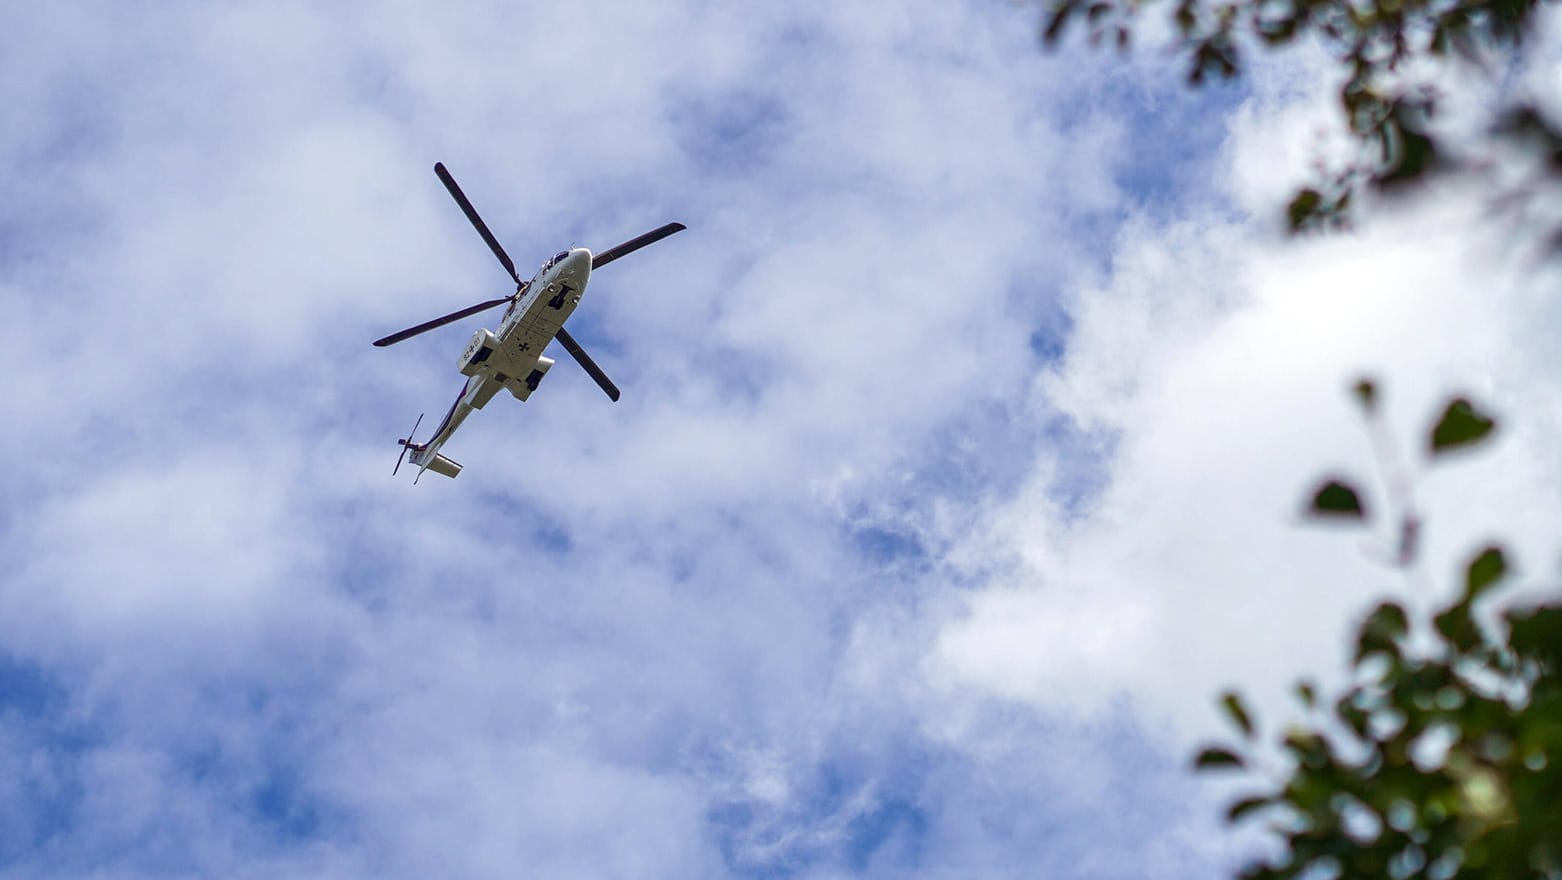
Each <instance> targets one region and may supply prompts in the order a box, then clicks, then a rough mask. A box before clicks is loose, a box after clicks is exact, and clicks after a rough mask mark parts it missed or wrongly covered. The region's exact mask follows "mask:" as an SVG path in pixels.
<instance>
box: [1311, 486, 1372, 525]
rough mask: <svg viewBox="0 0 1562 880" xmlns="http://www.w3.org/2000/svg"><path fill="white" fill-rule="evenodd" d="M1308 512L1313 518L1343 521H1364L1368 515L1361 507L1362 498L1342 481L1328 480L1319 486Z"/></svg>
mask: <svg viewBox="0 0 1562 880" xmlns="http://www.w3.org/2000/svg"><path fill="white" fill-rule="evenodd" d="M1308 512H1309V513H1311V514H1312V515H1313V516H1318V517H1339V518H1342V519H1363V518H1365V517H1366V515H1367V513H1366V510H1365V509H1364V508H1363V507H1362V506H1361V496H1360V495H1358V494H1357V493H1356V490H1355V488H1353V487H1352V486H1351V485H1350V484H1349V483H1346V482H1344V481H1342V480H1328V481H1326V482H1324V484H1323V485H1322V486H1319V487H1318V489H1317V491H1315V492H1314V493H1313V500H1312V504H1311V505H1309V506H1308Z"/></svg>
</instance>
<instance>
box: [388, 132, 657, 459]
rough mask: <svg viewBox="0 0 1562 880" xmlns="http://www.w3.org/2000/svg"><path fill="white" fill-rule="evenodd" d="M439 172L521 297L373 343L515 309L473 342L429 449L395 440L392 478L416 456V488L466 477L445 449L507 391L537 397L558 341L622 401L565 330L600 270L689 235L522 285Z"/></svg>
mask: <svg viewBox="0 0 1562 880" xmlns="http://www.w3.org/2000/svg"><path fill="white" fill-rule="evenodd" d="M434 173H435V174H437V175H439V179H440V181H441V182H443V183H444V184H445V189H447V190H449V191H450V195H451V196H452V197H454V198H455V200H456V204H458V205H460V206H461V210H462V212H463V213H465V214H466V218H467V219H468V220H470V221H472V225H473V226H474V227H476V228H477V234H478V235H481V236H482V237H483V241H486V242H488V247H489V249H490V250H492V251H493V252H494V256H496V257H498V258H499V262H500V264H502V265H503V266H504V269H505V271H506V272H509V273H510V277H511V278H513V279H515V285H516V287H515V293H513V294H511V295H509V296H506V297H501V298H500V299H491V300H489V301H487V302H480V303H478V304H477V305H475V306H469V307H467V308H464V309H462V310H460V311H458V312H451V313H450V314H448V315H445V316H443V317H439V318H435V319H434V320H432V321H425V322H423V323H422V324H419V325H417V326H416V327H408V328H407V329H406V330H403V331H401V332H400V333H392V334H391V335H389V336H386V337H384V338H383V339H376V340H375V341H374V344H375V345H378V346H380V347H384V346H387V345H395V344H396V343H398V342H400V341H402V340H403V339H409V338H411V337H413V336H416V335H418V334H419V333H425V332H427V331H429V330H433V329H434V328H436V327H443V326H445V325H446V324H449V323H450V322H452V321H459V320H461V319H462V318H465V317H467V316H468V315H475V314H477V313H478V312H482V311H486V310H488V309H492V308H496V307H498V306H501V305H505V304H506V303H508V304H509V306H510V307H509V308H508V309H506V310H505V312H504V318H503V319H502V320H501V321H500V322H499V330H498V332H491V331H489V330H487V329H482V330H478V331H477V332H476V333H475V334H473V335H472V341H471V342H469V343H467V346H466V351H465V352H463V353H462V355H461V360H460V363H459V367H460V370H461V374H462V375H463V376H466V377H467V380H466V384H465V385H463V386H462V387H461V393H460V394H458V395H456V402H455V403H453V404H451V406H450V411H449V412H447V413H445V418H444V420H442V421H441V422H440V423H439V427H438V428H435V429H434V436H432V437H430V438H429V439H428V441H427V442H425V443H414V442H413V441H412V436H411V435H408V436H407V437H404V438H402V439H399V440H397V441H396V442H397V443H398V444H400V445H401V455H399V456H397V458H396V467H395V469H394V470H392V471H391V473H392V474H395V473H397V472H398V471H400V470H401V463H402V460H403V459H405V458H406V457H407V453H408V452H411V453H412V463H413V464H415V465H417V466H418V476H417V477H415V478H414V479H413V482H414V483H416V482H417V481H418V479H419V478H421V477H422V476H423V472H424V471H429V470H431V471H433V472H434V473H436V474H443V475H444V476H447V477H454V476H456V475H457V474H459V473H461V465H459V464H457V463H456V462H454V461H452V460H450V459H449V458H446V457H445V456H443V455H441V454H440V453H439V448H440V447H441V446H443V445H444V444H445V441H447V440H449V439H450V436H451V435H452V434H454V433H455V432H456V428H459V427H460V426H461V423H462V422H463V421H465V420H466V417H467V416H469V415H471V414H472V410H474V409H482V408H483V407H484V406H486V405H487V403H488V401H490V400H492V399H493V396H494V395H495V394H497V393H499V390H500V389H501V388H503V389H506V390H508V391H509V392H510V393H511V394H512V395H514V396H515V399H516V400H523V401H524V400H526V399H527V398H528V397H531V393H532V392H533V391H536V390H537V383H539V382H541V381H542V377H543V376H546V375H547V374H548V368H549V367H551V366H553V359H552V358H549V357H544V356H543V353H542V350H543V349H544V348H546V347H547V345H548V343H549V342H551V341H553V340H554V339H557V340H558V341H559V342H560V343H562V344H563V345H564V350H565V351H567V352H569V353H570V354H571V355H572V356H574V358H575V360H576V361H579V362H580V365H581V366H582V367H584V368H585V370H586V372H587V373H589V374H590V375H591V378H592V379H595V380H596V383H597V384H598V385H600V386H602V390H603V391H606V392H607V396H608V397H610V398H612V399H613V400H615V401H616V400H618V387H617V386H615V385H614V384H613V382H612V380H610V379H608V377H607V374H606V373H604V372H602V368H601V367H598V366H597V365H596V362H595V361H593V360H592V359H591V357H590V356H589V355H587V354H586V352H585V350H584V349H582V348H581V347H580V344H579V343H577V342H576V341H575V339H574V337H572V336H570V335H569V333H568V332H567V331H565V329H564V322H565V321H566V320H567V319H568V318H569V316H570V314H571V313H572V312H574V311H575V306H576V305H578V304H579V303H580V296H581V294H583V293H585V292H586V283H587V282H588V281H590V280H591V273H592V271H593V270H595V269H598V268H601V267H602V266H604V265H606V264H608V263H611V262H612V261H614V260H616V259H618V258H619V257H622V256H623V255H625V254H627V253H630V252H632V251H637V250H639V249H640V248H643V247H645V246H646V245H648V244H654V243H656V242H658V241H661V240H662V239H664V238H666V237H667V236H669V235H672V234H673V233H675V232H680V231H682V230H683V229H685V228H686V227H685V226H684V225H683V224H682V223H668V224H667V225H666V226H661V227H658V228H656V229H653V230H651V231H650V232H647V233H646V234H644V235H641V236H639V237H637V238H631V239H630V240H628V241H626V242H624V243H623V244H620V245H617V246H615V247H610V248H608V249H607V250H605V251H603V252H602V253H600V254H596V255H593V254H592V253H591V251H589V250H587V249H585V248H581V247H577V248H571V249H569V250H567V251H560V252H558V253H557V254H554V255H553V256H552V257H551V258H550V259H549V260H548V261H547V262H546V263H543V264H542V268H541V269H538V270H537V274H536V276H535V277H533V278H532V280H530V281H522V280H521V276H519V275H517V274H516V272H515V264H514V263H512V262H511V261H510V256H509V254H506V253H505V252H504V248H502V247H500V246H499V240H498V239H496V238H494V234H493V233H492V232H489V231H488V225H487V224H485V223H484V222H483V218H481V217H479V216H478V215H477V209H475V208H473V207H472V203H471V202H470V201H467V198H466V194H465V193H463V192H461V187H459V186H457V185H456V179H455V178H454V177H451V176H450V172H449V171H447V170H446V169H445V166H444V165H443V164H442V163H438V162H436V163H435V164H434ZM422 423H423V417H422V416H418V420H417V422H415V423H413V425H412V434H416V433H417V431H418V425H421V424H422Z"/></svg>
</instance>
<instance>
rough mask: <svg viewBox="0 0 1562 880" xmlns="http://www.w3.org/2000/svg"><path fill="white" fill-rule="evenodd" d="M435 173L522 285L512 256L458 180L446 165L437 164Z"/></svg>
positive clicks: (507, 269) (491, 248) (479, 233)
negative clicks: (500, 243)
mask: <svg viewBox="0 0 1562 880" xmlns="http://www.w3.org/2000/svg"><path fill="white" fill-rule="evenodd" d="M434 173H435V174H437V175H439V181H440V182H441V183H443V184H444V185H445V189H447V190H449V191H450V195H451V197H452V198H454V199H455V200H456V204H458V205H460V206H461V212H462V213H464V214H466V219H468V220H470V221H472V226H474V227H475V228H476V229H477V234H478V235H481V236H482V237H483V241H486V242H488V249H489V250H491V251H493V252H494V256H496V257H498V258H499V263H500V264H501V265H503V266H504V270H505V271H506V272H509V273H510V277H511V278H514V279H515V283H516V284H520V283H521V276H520V275H517V274H516V273H515V263H513V262H511V261H510V255H509V254H507V253H505V252H504V248H502V247H500V246H499V239H497V238H494V234H493V233H492V232H489V231H488V224H487V223H484V222H483V218H482V217H479V216H478V215H477V209H476V208H474V207H472V203H471V202H470V201H468V200H467V197H466V193H464V192H462V191H461V187H460V186H458V185H457V184H456V179H455V178H454V177H451V176H450V172H449V171H447V170H445V163H443V162H435V163H434Z"/></svg>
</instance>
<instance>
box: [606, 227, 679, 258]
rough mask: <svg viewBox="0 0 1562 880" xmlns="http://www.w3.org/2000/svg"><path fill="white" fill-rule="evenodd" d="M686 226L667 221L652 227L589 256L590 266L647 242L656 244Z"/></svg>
mask: <svg viewBox="0 0 1562 880" xmlns="http://www.w3.org/2000/svg"><path fill="white" fill-rule="evenodd" d="M688 228H689V227H687V226H685V225H683V224H682V223H669V224H667V225H666V226H661V227H658V228H656V229H653V230H651V231H650V232H647V233H646V234H645V235H642V236H640V237H638V238H631V239H630V240H628V241H626V242H624V243H623V244H620V245H614V246H613V247H610V248H608V249H607V250H605V251H603V252H602V253H600V254H597V255H595V256H593V257H592V258H591V268H593V269H597V268H600V267H602V266H605V265H607V264H608V263H611V262H613V261H614V260H616V259H618V258H619V257H622V256H623V255H624V254H628V253H633V252H635V251H637V250H639V249H641V248H643V247H645V246H646V245H648V244H656V243H657V242H659V241H661V240H662V239H664V238H666V237H667V236H669V235H672V234H673V233H674V232H682V231H683V230H685V229H688Z"/></svg>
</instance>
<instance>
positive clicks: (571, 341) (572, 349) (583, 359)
mask: <svg viewBox="0 0 1562 880" xmlns="http://www.w3.org/2000/svg"><path fill="white" fill-rule="evenodd" d="M554 338H555V339H557V340H558V341H560V342H562V343H564V350H565V351H567V352H569V353H570V354H571V355H573V356H574V357H575V360H577V361H579V362H580V365H581V366H582V367H584V368H585V370H586V372H587V373H590V374H591V378H592V379H595V380H596V383H597V384H598V385H600V386H602V390H603V391H606V392H607V396H608V397H611V398H613V400H614V402H617V400H618V386H617V385H614V384H613V380H612V379H609V378H608V377H607V374H606V373H604V372H602V368H601V367H599V366H597V362H596V361H594V360H592V359H591V355H589V354H586V350H585V349H584V348H581V347H580V343H578V342H576V341H575V337H573V336H571V335H569V331H568V330H565V329H564V328H563V327H560V328H559V332H558V334H557V335H556V336H555V337H554Z"/></svg>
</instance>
